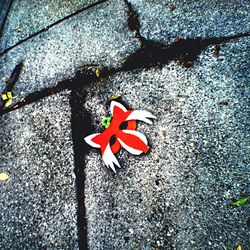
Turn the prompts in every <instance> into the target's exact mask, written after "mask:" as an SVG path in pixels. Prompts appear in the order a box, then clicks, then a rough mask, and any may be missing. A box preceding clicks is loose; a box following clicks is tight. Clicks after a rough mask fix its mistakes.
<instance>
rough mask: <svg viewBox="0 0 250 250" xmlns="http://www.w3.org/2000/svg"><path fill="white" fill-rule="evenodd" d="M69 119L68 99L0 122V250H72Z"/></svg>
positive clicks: (75, 246) (59, 98)
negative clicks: (0, 175)
mask: <svg viewBox="0 0 250 250" xmlns="http://www.w3.org/2000/svg"><path fill="white" fill-rule="evenodd" d="M70 118H71V113H70V107H69V100H68V93H63V94H59V95H56V96H52V97H48V98H46V99H44V100H42V101H40V102H38V103H35V104H32V105H29V106H27V107H25V108H23V109H22V110H18V111H15V112H12V113H10V114H6V115H4V116H3V117H1V131H0V137H1V142H0V149H1V155H0V161H1V166H0V172H4V173H7V174H8V175H9V176H10V179H9V180H8V181H6V182H0V190H1V191H0V201H1V202H0V211H1V216H0V248H1V249H3V250H5V249H6V250H7V249H78V243H77V225H76V207H77V201H76V188H75V175H74V172H73V170H74V158H73V149H72V140H71V125H70Z"/></svg>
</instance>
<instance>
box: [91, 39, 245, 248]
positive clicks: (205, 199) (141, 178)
mask: <svg viewBox="0 0 250 250" xmlns="http://www.w3.org/2000/svg"><path fill="white" fill-rule="evenodd" d="M249 45H250V44H249V39H241V40H240V41H236V42H232V43H228V44H226V45H224V46H223V47H222V48H221V53H220V55H219V57H214V56H213V47H209V48H208V49H207V50H206V51H204V52H203V53H202V54H201V56H200V58H199V59H198V61H197V62H196V64H195V65H194V66H193V67H192V68H190V69H185V68H183V67H182V66H180V65H178V64H177V63H174V62H172V63H170V64H169V65H166V66H164V67H162V68H154V69H151V70H148V71H142V72H140V71H134V72H129V73H120V74H117V75H116V76H115V77H112V78H110V79H108V80H105V81H103V82H100V83H99V84H96V85H95V86H93V87H91V88H89V89H88V93H89V94H88V96H87V99H88V100H87V102H86V109H87V111H89V112H91V114H92V123H93V124H94V126H95V127H96V132H98V131H99V128H100V123H101V119H102V117H103V116H106V115H108V114H109V107H108V105H107V101H108V99H109V98H110V97H111V96H112V95H114V94H121V95H122V96H123V98H124V100H125V101H126V102H127V104H128V105H129V106H130V107H131V108H133V109H142V110H148V111H151V112H152V113H153V114H154V115H155V116H157V118H158V120H157V121H155V122H154V124H153V125H145V124H142V123H139V126H138V130H139V131H140V132H143V133H144V134H145V135H146V136H147V138H148V140H149V143H150V145H151V151H150V152H149V153H148V154H146V155H143V156H133V155H131V154H129V153H127V152H126V151H124V150H122V151H120V153H119V154H118V160H119V162H120V164H121V166H122V168H121V169H120V170H119V169H118V170H117V171H118V173H117V174H116V175H115V174H113V173H112V172H111V170H108V169H107V168H106V167H105V165H104V163H103V162H102V159H101V156H100V154H99V152H98V150H96V149H93V150H91V151H90V153H89V155H88V156H87V160H86V161H87V163H86V174H87V181H86V207H87V215H88V236H89V245H90V249H233V248H234V247H236V245H237V244H238V243H241V244H242V246H243V249H248V248H249V247H250V234H249V228H248V226H247V220H248V217H249V214H250V206H249V204H248V205H245V206H242V207H232V206H230V203H231V202H232V200H234V199H238V198H240V197H242V196H244V195H248V194H247V193H248V192H249V191H247V190H248V188H249V184H250V183H249V180H250V168H249V160H250V158H249V156H250V152H249V143H250V137H249V130H250V126H249V125H250V124H249V118H248V117H249V112H250V109H249V103H250V102H249V98H250V95H249V89H248V82H247V77H248V74H249V62H250V61H249V58H250V56H249V51H248V50H247V47H248V46H249ZM246 70H247V71H246ZM221 102H223V103H224V104H221ZM226 102H228V105H227V103H226ZM225 103H226V104H225Z"/></svg>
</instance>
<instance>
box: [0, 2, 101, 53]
mask: <svg viewBox="0 0 250 250" xmlns="http://www.w3.org/2000/svg"><path fill="white" fill-rule="evenodd" d="M94 2H97V1H95V0H81V1H76V0H71V1H67V0H63V1H50V0H41V1H39V2H38V1H34V0H31V1H30V0H18V1H14V2H13V6H12V10H11V12H10V15H9V16H8V19H7V23H6V25H5V29H4V34H3V37H2V39H1V46H0V47H1V50H4V49H5V48H7V47H10V46H12V45H14V44H15V43H17V42H18V41H20V40H22V39H23V38H26V37H28V36H29V35H32V34H33V33H35V32H37V31H39V30H41V29H44V28H46V27H47V26H49V25H51V24H52V23H54V22H56V21H58V20H59V19H61V18H63V17H65V16H67V15H70V14H71V13H73V12H75V11H77V10H78V9H80V8H83V7H85V6H88V5H89V4H91V3H94Z"/></svg>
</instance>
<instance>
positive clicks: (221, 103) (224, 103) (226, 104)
mask: <svg viewBox="0 0 250 250" xmlns="http://www.w3.org/2000/svg"><path fill="white" fill-rule="evenodd" d="M219 104H220V105H224V106H228V102H225V101H222V102H219Z"/></svg>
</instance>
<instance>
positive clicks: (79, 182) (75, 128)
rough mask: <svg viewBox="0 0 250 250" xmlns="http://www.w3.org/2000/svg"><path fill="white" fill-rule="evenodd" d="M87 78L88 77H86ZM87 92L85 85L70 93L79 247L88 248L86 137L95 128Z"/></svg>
mask: <svg viewBox="0 0 250 250" xmlns="http://www.w3.org/2000/svg"><path fill="white" fill-rule="evenodd" d="M86 80H87V79H86ZM86 96H87V92H86V91H85V90H84V89H83V86H80V85H79V86H77V87H76V88H73V89H72V91H71V95H70V106H71V131H72V139H73V150H74V162H75V170H74V172H75V175H76V189H77V190H76V191H77V202H78V207H77V226H78V244H79V249H88V239H87V219H86V208H85V192H84V190H85V188H84V187H85V179H86V176H85V171H84V170H85V156H86V154H87V151H88V148H87V146H86V144H85V143H83V141H84V137H85V136H87V135H89V134H91V133H93V131H94V128H93V126H92V125H91V122H90V121H91V114H90V113H89V112H87V111H86V110H85V109H84V103H85V99H86Z"/></svg>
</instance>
